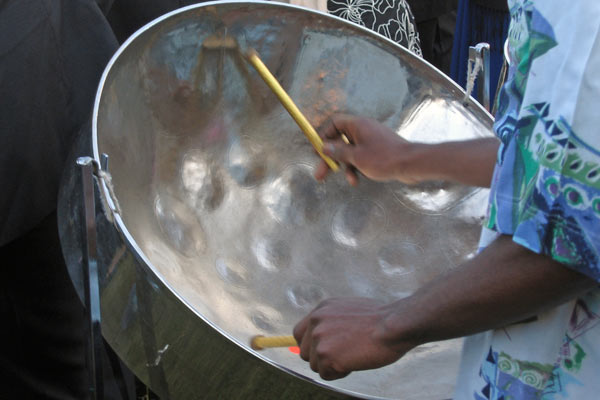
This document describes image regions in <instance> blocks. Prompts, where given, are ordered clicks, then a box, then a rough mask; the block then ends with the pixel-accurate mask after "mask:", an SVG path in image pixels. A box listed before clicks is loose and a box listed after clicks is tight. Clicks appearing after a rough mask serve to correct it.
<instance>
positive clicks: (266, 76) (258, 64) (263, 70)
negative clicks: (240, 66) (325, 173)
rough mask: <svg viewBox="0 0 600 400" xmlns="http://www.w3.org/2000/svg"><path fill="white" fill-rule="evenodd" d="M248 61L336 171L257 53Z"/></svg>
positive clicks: (336, 167)
mask: <svg viewBox="0 0 600 400" xmlns="http://www.w3.org/2000/svg"><path fill="white" fill-rule="evenodd" d="M247 57H248V61H249V62H250V64H252V66H253V67H254V68H255V69H256V71H257V72H258V74H259V75H260V76H261V78H262V79H263V80H264V81H265V83H266V84H267V85H268V86H269V87H270V88H271V90H272V91H273V93H275V95H276V96H277V97H278V98H279V101H281V104H282V105H283V106H284V107H285V109H286V110H287V111H288V112H289V113H290V115H291V116H292V118H294V120H295V121H296V123H297V124H298V126H299V127H300V129H302V132H304V134H305V135H306V137H307V138H308V140H309V142H310V143H311V144H312V145H313V147H314V148H315V150H316V151H317V153H318V154H319V155H320V156H321V158H322V159H323V160H324V161H325V162H326V163H327V165H328V166H329V168H331V169H332V170H333V171H337V170H338V169H339V166H338V164H337V163H336V162H335V161H333V160H332V159H331V158H329V157H328V156H326V155H325V154H324V153H323V140H321V137H320V136H319V135H318V134H317V131H316V130H315V128H313V127H312V125H311V124H310V122H308V120H307V119H306V117H305V116H304V114H302V112H301V111H300V109H298V107H296V104H294V102H293V100H292V99H291V97H290V96H288V94H287V93H286V92H285V90H284V89H283V88H282V87H281V85H280V84H279V82H277V79H275V77H274V76H273V74H271V71H269V69H268V68H267V66H266V65H265V64H264V63H263V62H262V60H261V59H260V58H259V57H258V53H257V52H256V50H253V49H251V50H249V51H248V53H247Z"/></svg>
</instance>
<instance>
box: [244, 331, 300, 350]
mask: <svg viewBox="0 0 600 400" xmlns="http://www.w3.org/2000/svg"><path fill="white" fill-rule="evenodd" d="M290 346H298V343H297V342H296V339H294V337H293V336H261V335H257V336H254V337H253V338H252V340H250V347H251V348H252V349H253V350H264V349H267V348H270V347H290Z"/></svg>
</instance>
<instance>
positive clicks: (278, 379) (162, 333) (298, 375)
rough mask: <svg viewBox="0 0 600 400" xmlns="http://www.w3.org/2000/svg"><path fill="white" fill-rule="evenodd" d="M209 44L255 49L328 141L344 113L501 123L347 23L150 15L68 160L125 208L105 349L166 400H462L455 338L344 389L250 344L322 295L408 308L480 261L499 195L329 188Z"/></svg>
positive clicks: (246, 71) (114, 238) (111, 245)
mask: <svg viewBox="0 0 600 400" xmlns="http://www.w3.org/2000/svg"><path fill="white" fill-rule="evenodd" d="M211 35H229V36H233V37H235V38H236V39H238V40H240V41H241V42H243V43H245V44H246V45H248V46H252V47H254V48H255V49H256V50H257V51H258V52H259V53H260V55H261V58H262V60H263V61H264V62H265V64H266V65H267V66H268V67H269V69H270V70H271V71H273V73H274V74H275V75H276V76H277V78H278V79H279V81H280V82H281V84H282V86H283V87H284V88H285V89H286V90H287V91H288V93H289V94H290V96H291V97H292V98H293V99H295V101H296V103H297V105H298V106H299V108H300V109H301V110H302V111H303V112H304V113H305V115H306V116H307V118H308V119H309V120H310V121H311V122H312V123H313V124H314V125H315V126H319V125H320V124H322V123H323V122H324V121H325V120H326V119H327V117H328V116H330V115H331V114H332V113H335V112H345V113H352V114H359V115H364V116H369V117H372V118H376V119H377V120H379V121H382V122H384V123H385V124H387V125H388V126H390V127H393V128H394V129H396V130H397V132H398V134H399V135H402V136H404V137H406V138H407V139H410V140H416V141H422V142H437V141H442V140H461V139H467V138H473V137H482V136H489V135H491V124H492V119H491V117H490V115H489V114H487V113H486V112H485V111H484V110H483V109H482V108H481V107H480V106H478V105H476V104H475V103H474V102H473V103H472V104H470V105H469V106H467V107H466V106H464V105H463V104H462V103H461V100H462V97H463V95H464V92H463V91H462V90H461V89H460V88H459V87H458V86H456V85H454V84H453V83H452V82H451V81H450V80H448V79H447V78H446V77H445V76H444V75H442V74H441V73H440V72H438V71H437V70H436V69H435V68H434V67H432V66H431V65H429V64H427V63H426V62H425V61H423V60H421V59H419V58H417V57H416V56H414V55H412V54H410V53H409V52H408V51H407V50H405V49H403V48H401V47H399V46H398V45H396V44H395V43H393V42H391V41H389V40H387V39H385V38H383V37H382V36H379V35H377V34H376V33H373V32H371V31H369V30H366V29H363V28H361V27H359V26H356V25H353V24H350V23H348V22H345V21H343V20H341V19H338V18H335V17H332V16H328V15H325V14H322V13H319V12H315V11H310V10H307V9H303V8H299V7H295V6H290V5H285V4H279V3H263V2H224V3H204V4H203V5H197V6H192V7H188V8H184V9H181V10H178V11H176V12H173V13H171V14H168V15H165V16H163V17H161V18H159V19H157V20H155V21H154V22H152V23H150V24H149V25H147V26H145V27H144V28H142V29H141V30H140V31H138V32H137V33H136V34H135V35H133V37H132V38H130V39H129V40H128V41H127V42H126V43H125V44H124V45H123V46H122V47H121V49H120V50H119V51H118V53H117V54H116V55H115V56H114V58H113V59H112V61H111V62H110V64H109V65H108V67H107V68H106V71H105V73H104V76H103V78H102V81H101V84H100V87H99V90H98V95H97V99H96V105H95V109H94V116H93V121H92V129H91V134H88V133H86V134H84V136H83V137H82V139H81V141H80V143H79V144H78V145H77V150H76V152H75V153H74V155H75V156H79V155H82V154H90V151H92V149H93V157H94V158H95V159H97V160H100V155H101V154H103V153H105V154H107V155H108V156H109V168H108V169H109V172H110V173H111V175H112V180H113V184H114V192H115V196H116V200H118V203H119V204H120V208H121V213H120V214H119V215H115V223H114V225H113V224H111V223H109V222H108V221H107V220H106V219H105V218H104V215H103V211H102V210H101V209H100V208H99V209H98V211H97V223H98V235H99V252H100V254H99V258H100V261H99V267H100V283H101V305H102V318H103V322H102V330H103V335H104V337H105V338H106V340H107V341H108V342H109V343H110V344H111V346H112V347H113V348H114V349H115V350H116V351H117V353H118V354H119V355H120V357H121V358H122V359H123V360H124V361H125V362H126V364H127V365H128V366H129V367H130V368H131V369H132V370H133V371H134V372H135V373H136V374H137V375H138V376H139V377H140V378H141V379H142V380H143V381H144V382H146V383H147V384H149V386H150V387H151V388H152V389H153V390H154V391H156V392H157V393H158V394H159V395H160V396H161V397H162V398H164V399H167V398H173V399H193V398H224V399H232V398H240V399H250V398H256V399H265V398H272V399H288V398H289V399H293V398H298V399H305V398H330V397H359V398H401V399H444V398H449V397H450V396H451V395H452V390H453V384H454V380H455V377H456V374H457V366H458V359H459V353H460V350H461V341H460V340H450V341H445V342H438V343H431V344H427V345H424V346H420V347H418V348H416V349H414V350H413V351H411V352H410V353H409V354H407V355H406V356H405V357H404V358H403V359H401V360H400V361H399V362H397V363H395V364H393V365H391V366H388V367H386V368H382V369H379V370H373V371H364V372H356V373H353V374H351V375H349V376H348V377H347V378H344V379H341V380H339V381H334V382H325V381H322V380H320V378H319V377H318V376H317V375H316V374H314V373H313V372H312V371H311V370H310V369H309V367H308V365H307V364H306V363H305V362H303V361H301V360H300V359H299V357H298V355H296V354H293V353H292V352H291V351H289V350H288V349H285V348H284V349H270V350H266V351H263V352H255V351H253V350H251V349H250V348H249V340H250V338H251V337H252V336H254V335H256V334H262V335H288V334H291V330H292V328H293V326H294V324H295V323H296V322H297V321H298V320H299V319H300V318H302V317H303V316H304V315H305V314H306V313H307V312H308V311H309V310H311V309H312V308H313V307H314V306H316V305H317V304H318V303H319V302H320V301H321V300H323V299H325V298H327V297H330V296H369V297H375V298H379V299H383V300H393V299H397V298H402V297H404V296H408V295H410V294H411V293H413V292H414V291H415V290H416V289H417V288H418V287H420V286H421V285H423V284H424V283H425V282H427V281H428V280H430V279H431V278H433V277H434V276H436V275H437V274H439V273H441V272H443V271H445V270H448V269H450V268H453V267H455V266H457V265H459V264H460V263H461V262H463V261H464V260H466V259H468V258H469V257H471V256H472V255H473V254H474V252H475V251H476V247H477V238H478V235H479V224H480V221H481V219H482V216H483V214H484V209H485V204H486V197H487V192H486V191H485V190H481V189H475V188H470V187H464V186H459V185H453V184H448V183H443V182H431V183H427V184H423V185H417V186H407V185H403V184H399V183H376V182H370V181H367V180H366V179H363V180H361V182H360V184H359V186H358V187H355V188H354V187H350V186H349V185H347V183H346V182H345V180H344V177H343V174H332V176H330V178H329V179H328V180H327V181H326V182H325V183H317V182H316V181H315V180H314V179H313V178H312V174H313V170H314V168H315V166H316V164H317V163H318V159H317V156H316V155H315V153H314V152H313V150H312V148H311V146H310V144H309V143H308V141H307V140H306V139H305V137H304V136H303V134H302V133H301V131H300V130H299V128H298V127H297V125H296V124H295V123H294V121H293V120H292V119H291V117H290V116H289V115H288V114H287V112H286V111H285V110H284V108H283V107H282V106H281V105H280V103H279V102H278V100H277V99H276V97H275V96H274V95H273V94H272V93H271V92H270V91H269V89H268V88H267V86H266V85H265V84H264V83H263V82H262V80H261V79H260V77H259V76H258V75H257V73H256V72H255V71H254V70H253V69H252V67H251V66H250V65H249V64H247V63H246V62H245V61H244V60H243V59H242V58H241V57H240V54H239V53H238V52H236V51H235V50H232V49H218V48H217V49H215V48H205V47H203V41H204V40H205V39H206V38H208V37H209V36H211ZM78 174H79V173H78V172H77V169H76V168H75V167H73V168H70V170H69V172H68V173H67V175H66V177H65V181H64V185H63V188H62V191H61V195H60V218H61V221H62V222H61V223H62V225H61V238H62V243H63V250H64V252H65V255H66V258H67V261H68V264H69V268H70V271H71V274H72V276H73V279H74V281H76V282H77V281H79V280H80V279H81V272H80V268H81V266H80V264H81V254H82V250H81V249H82V248H83V243H82V239H81V237H80V235H79V230H80V229H81V226H82V219H81V217H80V212H81V194H80V186H79V175H78ZM101 187H102V190H101V193H100V195H101V197H102V198H105V199H108V201H109V202H112V201H114V200H115V199H113V198H110V196H109V194H108V192H107V191H106V187H105V185H101ZM415 312H419V310H415Z"/></svg>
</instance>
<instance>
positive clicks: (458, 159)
mask: <svg viewBox="0 0 600 400" xmlns="http://www.w3.org/2000/svg"><path fill="white" fill-rule="evenodd" d="M320 134H321V135H322V136H323V137H324V138H325V142H324V147H323V152H324V153H325V154H327V155H328V156H330V157H331V158H333V159H334V160H336V161H338V162H340V163H343V164H346V165H347V167H348V168H347V170H346V176H347V179H348V181H349V182H350V184H352V185H356V184H357V183H358V176H357V174H356V170H359V171H360V172H361V173H362V174H364V175H365V176H366V177H368V178H370V179H373V180H379V181H389V180H398V181H401V182H404V183H409V184H414V183H419V182H423V181H428V180H448V181H454V182H459V183H463V184H467V185H473V186H481V187H488V186H489V185H490V181H491V179H492V173H493V170H494V165H495V161H496V154H497V151H498V146H499V141H498V139H496V138H495V137H489V138H481V139H473V140H467V141H460V142H446V143H440V144H425V143H416V142H409V141H407V140H405V139H403V138H402V137H401V136H399V135H398V134H396V133H395V132H394V131H392V130H391V129H390V128H388V127H387V126H385V125H383V124H381V123H379V122H377V121H375V120H371V119H367V118H360V117H355V116H350V115H334V116H333V117H332V118H331V120H330V121H329V123H328V124H327V125H325V127H324V128H323V129H321V131H320ZM341 135H345V136H346V137H347V138H348V139H349V140H350V141H351V142H352V144H346V143H345V142H344V141H343V140H342V136H341ZM474 166H475V167H474ZM328 171H329V168H328V167H327V164H325V163H324V162H321V164H320V165H319V167H318V168H317V170H316V172H315V177H316V178H317V179H319V180H322V179H324V178H325V176H326V175H327V173H328Z"/></svg>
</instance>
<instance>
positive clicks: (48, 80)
mask: <svg viewBox="0 0 600 400" xmlns="http://www.w3.org/2000/svg"><path fill="white" fill-rule="evenodd" d="M1 4H2V5H1V6H0V7H1V8H0V57H1V59H2V62H1V63H0V94H1V96H0V117H1V118H0V120H1V123H0V149H1V151H0V171H2V172H1V174H2V175H1V185H2V186H1V187H2V196H1V197H0V246H1V245H4V244H6V243H8V242H10V241H11V240H14V239H15V238H18V237H19V236H21V235H23V234H24V233H25V232H28V231H29V230H31V229H33V228H34V227H35V226H36V225H37V224H38V223H39V222H40V221H41V220H42V219H43V218H45V217H46V216H47V215H49V214H50V213H51V212H52V211H54V209H55V208H56V196H57V194H58V184H59V180H60V176H61V172H62V168H63V162H64V160H65V159H66V156H67V154H68V152H69V150H70V147H71V143H72V141H73V135H74V134H75V132H77V131H78V130H79V128H80V127H81V126H82V124H83V122H84V121H85V120H86V119H87V118H88V116H89V114H90V112H91V109H92V104H93V99H94V95H95V92H96V87H97V85H98V80H99V78H100V75H101V74H102V70H103V69H104V66H105V65H106V63H107V62H108V60H109V58H110V56H111V55H112V54H113V52H114V51H115V49H116V48H117V40H116V38H115V37H114V35H113V34H112V31H111V29H110V26H109V25H108V22H107V21H106V19H105V18H104V15H103V14H102V11H101V10H100V8H99V7H98V5H97V4H96V2H95V1H93V0H88V1H83V0H62V1H51V0H5V1H3V2H2V3H1Z"/></svg>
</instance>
